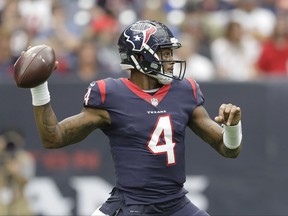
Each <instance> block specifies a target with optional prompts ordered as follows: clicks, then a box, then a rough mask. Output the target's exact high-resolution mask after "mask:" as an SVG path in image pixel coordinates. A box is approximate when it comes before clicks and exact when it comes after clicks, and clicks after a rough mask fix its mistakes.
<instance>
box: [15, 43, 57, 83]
mask: <svg viewBox="0 0 288 216" xmlns="http://www.w3.org/2000/svg"><path fill="white" fill-rule="evenodd" d="M54 67H55V53H54V50H53V49H52V48H51V47H49V46H47V45H38V46H34V47H31V48H30V49H28V50H27V51H25V52H24V53H23V54H22V55H21V56H20V57H19V58H18V59H17V61H16V62H15V64H14V80H15V82H16V85H17V86H18V87H20V88H33V87H35V86H37V85H39V84H41V83H43V82H45V81H46V80H47V79H48V78H49V76H50V75H51V74H52V72H53V71H54Z"/></svg>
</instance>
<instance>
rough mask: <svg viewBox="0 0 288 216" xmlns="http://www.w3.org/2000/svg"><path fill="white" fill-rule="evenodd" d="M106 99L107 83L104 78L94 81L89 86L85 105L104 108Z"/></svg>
mask: <svg viewBox="0 0 288 216" xmlns="http://www.w3.org/2000/svg"><path fill="white" fill-rule="evenodd" d="M105 99H106V83H105V81H104V80H98V81H93V82H91V83H90V85H89V86H88V88H87V91H86V94H85V96H84V101H83V106H84V107H90V108H104V107H105Z"/></svg>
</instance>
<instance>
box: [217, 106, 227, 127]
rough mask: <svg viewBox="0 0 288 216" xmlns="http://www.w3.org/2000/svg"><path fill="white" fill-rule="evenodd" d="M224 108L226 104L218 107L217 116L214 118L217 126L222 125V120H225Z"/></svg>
mask: <svg viewBox="0 0 288 216" xmlns="http://www.w3.org/2000/svg"><path fill="white" fill-rule="evenodd" d="M225 108H226V104H222V105H221V106H220V107H219V113H218V116H216V117H215V121H216V122H218V123H219V124H223V123H224V120H225V117H224V110H225Z"/></svg>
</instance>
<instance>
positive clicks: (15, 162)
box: [0, 130, 36, 216]
mask: <svg viewBox="0 0 288 216" xmlns="http://www.w3.org/2000/svg"><path fill="white" fill-rule="evenodd" d="M24 146H25V139H24V137H23V136H22V134H21V133H19V132H18V131H16V130H5V131H3V132H2V133H1V134H0V216H8V215H9V216H24V215H25V216H32V215H34V214H33V210H32V208H31V206H30V202H29V200H28V198H27V196H26V194H25V188H26V185H27V184H28V182H29V181H30V180H31V179H32V178H33V177H34V175H35V168H36V166H35V161H34V158H33V156H32V154H30V153H29V152H28V151H26V150H25V148H24Z"/></svg>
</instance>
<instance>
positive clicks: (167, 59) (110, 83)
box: [31, 20, 242, 216]
mask: <svg viewBox="0 0 288 216" xmlns="http://www.w3.org/2000/svg"><path fill="white" fill-rule="evenodd" d="M118 46H119V53H120V58H121V66H122V68H123V69H126V70H130V77H129V79H126V78H120V79H112V78H107V79H104V80H98V81H94V82H91V84H90V85H89V87H88V88H87V92H86V95H85V96H84V102H83V105H84V108H83V110H82V111H81V112H80V113H79V114H76V115H74V116H71V117H69V118H66V119H64V120H63V121H61V122H58V120H57V117H56V115H55V114H54V111H53V109H52V107H51V104H50V94H49V90H48V84H47V81H46V82H45V83H43V84H41V85H39V86H37V87H35V88H32V89H31V93H32V104H33V105H34V112H35V117H36V118H35V119H36V124H37V127H38V130H39V133H40V136H41V139H42V142H43V146H44V147H45V148H61V147H64V146H67V145H71V144H73V143H77V142H79V141H81V140H83V139H84V138H85V137H87V136H88V135H89V134H90V133H91V132H93V131H94V130H96V129H101V130H102V131H103V132H104V133H105V134H106V135H107V136H108V137H109V141H110V147H111V154H112V158H113V161H114V164H115V171H116V172H115V175H116V185H115V187H114V189H113V190H112V192H111V197H110V198H109V199H108V200H107V201H106V202H105V203H103V205H102V206H100V207H99V208H98V209H96V210H95V212H94V213H93V215H97V216H100V215H113V216H115V215H118V216H121V215H151V216H152V215H155V216H156V215H157V216H159V215H161V216H165V215H167V216H168V215H169V216H176V215H177V216H180V215H181V216H183V215H185V216H192V215H193V216H194V215H202V216H203V215H208V213H207V212H205V211H203V210H200V209H198V207H196V206H195V205H194V204H193V203H192V202H191V201H190V200H189V199H188V198H187V197H186V194H187V191H186V190H185V189H184V187H183V184H184V182H185V157H184V155H185V129H186V127H189V128H190V129H191V130H192V131H193V132H194V133H195V134H197V135H198V136H199V137H201V138H202V139H203V140H204V141H205V142H207V143H208V144H209V145H210V146H211V147H212V148H214V149H215V150H216V151H217V152H218V153H220V154H221V155H222V156H224V157H227V158H235V157H237V156H238V154H239V152H240V149H241V142H242V128H241V109H240V107H238V106H235V105H233V104H230V103H229V104H222V105H221V106H220V108H219V114H218V116H217V117H216V118H215V119H214V120H215V121H214V120H212V119H211V118H210V117H209V115H208V113H207V112H206V110H205V108H204V106H203V103H204V97H203V95H202V93H201V90H200V87H199V85H198V83H197V82H195V80H193V79H186V78H185V79H184V78H183V77H184V74H185V70H186V65H185V61H179V60H178V61H177V60H175V59H174V57H173V51H174V50H175V49H178V48H180V47H181V44H180V43H179V41H178V40H177V39H176V38H175V37H174V36H173V34H172V32H171V31H170V30H169V29H168V28H167V26H165V25H164V24H162V23H160V22H157V21H149V20H141V21H137V22H135V23H133V24H131V25H130V26H128V27H127V28H126V29H125V30H124V31H123V33H122V34H121V35H120V38H119V41H118ZM176 65H177V67H176ZM176 68H177V69H178V71H176V70H175V69H176Z"/></svg>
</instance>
